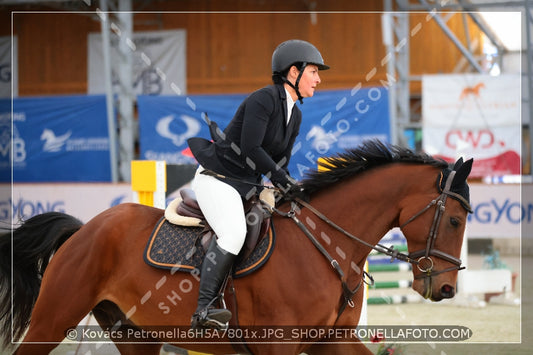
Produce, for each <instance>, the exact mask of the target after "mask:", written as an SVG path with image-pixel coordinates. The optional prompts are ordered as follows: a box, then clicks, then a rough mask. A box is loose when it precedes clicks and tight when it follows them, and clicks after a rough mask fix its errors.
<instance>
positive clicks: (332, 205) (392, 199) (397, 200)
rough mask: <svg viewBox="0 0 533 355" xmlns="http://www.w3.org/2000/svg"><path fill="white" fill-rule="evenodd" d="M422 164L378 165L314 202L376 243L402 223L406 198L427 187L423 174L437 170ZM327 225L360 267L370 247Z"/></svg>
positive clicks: (336, 243) (319, 195)
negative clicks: (399, 222)
mask: <svg viewBox="0 0 533 355" xmlns="http://www.w3.org/2000/svg"><path fill="white" fill-rule="evenodd" d="M420 167H421V168H420ZM420 167H419V166H417V165H410V166H409V167H406V166H405V165H403V166H402V165H399V164H392V165H389V166H384V167H381V168H375V169H373V170H370V171H368V172H365V173H362V174H360V175H358V176H356V177H353V178H351V179H349V180H347V181H344V182H341V183H338V184H336V185H335V186H332V187H330V188H328V189H326V190H323V191H320V192H319V193H317V194H316V195H314V196H313V197H312V199H311V205H312V206H314V207H315V208H316V209H317V210H319V211H321V212H322V213H324V214H325V215H326V216H327V217H328V218H329V219H330V220H331V221H333V222H334V223H336V224H338V225H339V226H341V227H342V228H343V229H344V230H346V231H347V232H349V233H351V234H353V235H355V236H356V237H358V238H360V239H362V240H364V241H365V242H367V243H369V244H371V245H376V244H377V243H378V242H379V240H380V239H381V238H382V237H383V236H384V235H385V234H386V233H387V232H388V231H389V230H390V229H392V228H394V227H397V226H398V220H399V214H400V210H401V206H402V205H403V204H404V202H402V201H404V200H405V198H406V196H407V195H410V194H413V193H416V192H417V190H421V189H427V187H426V186H424V184H423V183H422V181H425V180H424V177H422V176H420V174H422V173H424V171H428V172H429V171H431V174H434V172H433V170H431V168H429V167H427V166H420ZM428 186H429V184H428ZM302 213H303V214H305V215H307V216H306V217H308V218H312V217H311V215H312V213H311V212H309V211H305V209H304V210H302ZM315 219H316V218H315ZM304 220H305V219H304ZM324 228H325V233H326V234H327V236H328V237H330V238H331V239H332V241H333V243H331V245H332V246H334V247H335V248H340V249H341V250H343V251H344V252H345V253H346V254H347V255H346V256H347V257H346V259H347V260H351V261H353V262H355V263H357V264H358V265H360V266H361V265H362V264H363V263H364V261H365V260H366V257H367V256H368V254H369V253H370V251H371V249H370V248H368V247H365V246H364V245H363V244H361V243H358V242H356V241H353V240H352V239H350V238H348V237H347V236H345V235H342V234H341V233H340V232H338V231H336V230H334V229H333V228H330V227H327V226H324ZM330 248H331V247H330ZM348 254H350V255H348Z"/></svg>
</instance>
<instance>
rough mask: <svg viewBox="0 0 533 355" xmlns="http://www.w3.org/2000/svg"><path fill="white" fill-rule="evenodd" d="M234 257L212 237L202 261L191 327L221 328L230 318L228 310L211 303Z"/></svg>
mask: <svg viewBox="0 0 533 355" xmlns="http://www.w3.org/2000/svg"><path fill="white" fill-rule="evenodd" d="M235 258H236V255H233V254H231V253H230V252H227V251H225V250H224V249H222V248H220V247H219V246H218V244H217V242H216V240H215V238H213V240H212V241H211V244H210V245H209V248H208V249H207V253H206V254H205V259H204V261H203V263H202V270H201V274H200V292H199V295H198V308H196V312H194V314H193V316H192V319H191V327H192V328H193V329H201V328H214V329H223V328H224V327H225V326H226V323H228V321H229V320H230V319H231V312H230V311H229V310H227V309H218V308H215V307H214V306H213V305H212V304H213V303H215V302H214V301H215V297H217V295H218V292H219V290H220V287H221V286H222V283H223V282H224V279H225V278H226V276H227V275H228V273H229V272H230V270H231V267H232V265H233V261H234V260H235Z"/></svg>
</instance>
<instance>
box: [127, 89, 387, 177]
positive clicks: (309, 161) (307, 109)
mask: <svg viewBox="0 0 533 355" xmlns="http://www.w3.org/2000/svg"><path fill="white" fill-rule="evenodd" d="M245 98H246V95H189V96H186V97H184V96H172V97H170V96H167V97H165V96H139V97H138V100H137V103H138V109H139V134H140V150H141V159H147V160H165V161H167V163H170V164H187V163H191V164H194V163H195V160H194V158H192V157H191V156H190V155H188V154H187V139H188V138H190V137H195V136H201V137H204V138H210V136H209V130H208V127H207V124H206V123H205V121H204V119H203V118H202V113H204V112H205V113H207V114H208V116H209V119H210V120H213V121H215V122H217V124H218V125H219V127H220V128H221V129H224V127H226V126H227V124H228V123H229V121H230V120H231V119H232V118H233V115H234V113H235V111H236V110H237V108H238V107H239V105H240V104H241V102H242V101H243V100H244V99H245ZM298 105H299V107H300V109H301V111H302V115H303V119H302V125H301V127H300V135H299V137H298V138H297V140H296V142H295V145H294V149H293V155H292V158H291V161H290V163H289V170H290V172H291V175H292V176H293V177H294V178H296V179H301V178H302V177H303V176H304V175H305V173H306V172H307V171H308V170H309V169H310V168H316V166H317V159H318V157H321V156H331V155H333V154H335V153H338V152H341V151H344V150H346V149H349V148H353V147H356V146H357V145H359V144H360V143H361V142H362V141H363V140H365V139H374V138H376V139H379V140H381V141H384V142H389V141H390V126H389V108H388V91H387V89H386V88H383V87H380V88H378V87H372V88H360V89H359V90H335V91H323V92H317V93H315V95H314V96H313V97H312V98H307V99H305V101H304V104H303V105H300V104H299V103H298Z"/></svg>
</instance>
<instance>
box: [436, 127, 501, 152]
mask: <svg viewBox="0 0 533 355" xmlns="http://www.w3.org/2000/svg"><path fill="white" fill-rule="evenodd" d="M495 140H496V139H495V138H494V134H493V133H492V131H491V130H489V129H480V130H468V131H462V130H459V129H454V130H451V131H448V133H446V138H445V142H446V146H447V147H448V148H450V149H453V150H456V149H457V147H458V146H459V145H463V146H464V145H467V146H469V147H472V148H474V149H477V148H480V149H489V148H492V147H493V146H494V143H495ZM498 144H499V145H500V146H501V147H505V142H504V141H499V142H498Z"/></svg>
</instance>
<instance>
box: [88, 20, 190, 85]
mask: <svg viewBox="0 0 533 355" xmlns="http://www.w3.org/2000/svg"><path fill="white" fill-rule="evenodd" d="M186 37H187V36H186V31H185V30H172V31H154V32H135V33H134V34H133V38H132V41H133V45H130V46H129V48H130V49H131V51H132V53H133V77H132V80H133V84H134V93H135V95H176V94H180V95H184V94H186V88H187V82H186V78H187V66H186V63H187V57H186V48H187V46H186ZM118 40H119V39H118V38H117V37H116V36H113V37H112V41H114V43H116V42H118ZM88 43H89V44H88V46H89V51H88V53H89V59H88V63H89V64H88V78H89V80H88V81H89V83H88V93H89V94H105V73H104V71H103V68H104V56H103V48H102V36H101V34H100V33H91V34H89V40H88ZM116 47H117V46H115V45H112V46H111V48H112V49H111V66H112V68H111V70H112V80H113V86H116V85H118V81H117V80H118V79H117V78H118V76H117V72H118V70H117V66H118V65H119V64H120V61H119V60H117V59H116V58H119V57H118V56H119V55H120V54H119V53H118V51H117V50H116V49H115V48H116ZM114 91H115V92H116V90H114Z"/></svg>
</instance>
